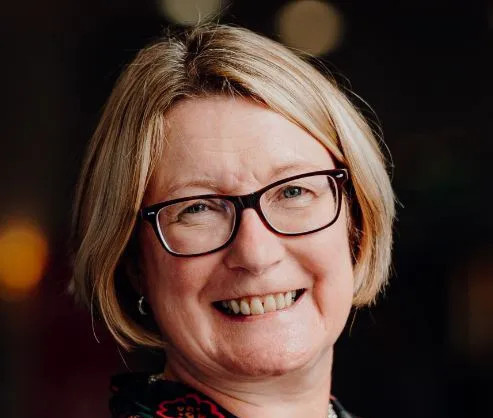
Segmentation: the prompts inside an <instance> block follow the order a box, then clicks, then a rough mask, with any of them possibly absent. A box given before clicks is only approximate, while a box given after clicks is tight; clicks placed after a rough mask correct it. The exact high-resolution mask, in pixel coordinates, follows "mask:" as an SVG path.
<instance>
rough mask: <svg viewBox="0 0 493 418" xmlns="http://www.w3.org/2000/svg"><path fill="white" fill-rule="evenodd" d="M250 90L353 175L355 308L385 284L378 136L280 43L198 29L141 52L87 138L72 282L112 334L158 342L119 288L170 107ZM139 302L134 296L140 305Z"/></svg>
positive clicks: (241, 32)
mask: <svg viewBox="0 0 493 418" xmlns="http://www.w3.org/2000/svg"><path fill="white" fill-rule="evenodd" d="M217 94H220V95H221V94H222V95H233V96H241V97H247V98H250V99H252V100H255V101H257V102H259V103H262V104H263V105H265V106H267V107H269V108H271V109H273V110H274V111H276V112H278V113H280V114H281V115H283V116H284V117H285V118H287V119H288V120H290V121H291V122H293V123H295V124H297V125H298V126H300V127H302V128H303V129H305V130H306V131H307V132H309V133H310V134H311V135H312V136H313V137H314V138H316V139H317V140H318V141H320V142H321V143H322V144H323V145H324V146H325V147H326V148H327V149H328V150H329V151H330V152H331V154H332V156H333V158H334V159H335V161H336V163H337V165H338V166H340V167H347V168H348V169H349V172H350V179H351V180H350V190H351V192H350V193H349V196H348V201H349V205H350V207H351V219H350V224H351V231H350V237H351V242H352V252H353V262H354V273H355V282H354V283H355V285H354V299H353V303H354V305H355V306H362V305H365V304H369V303H372V301H374V300H375V297H376V295H377V294H378V293H379V291H380V290H381V289H382V287H383V286H384V284H385V283H386V281H387V277H388V273H389V265H390V260H391V247H392V222H393V218H394V195H393V192H392V188H391V184H390V180H389V176H388V174H387V171H386V161H385V158H384V156H383V155H382V152H381V150H380V149H379V140H377V136H376V135H374V133H373V132H372V129H371V128H370V127H369V125H368V123H367V122H366V121H365V119H364V118H363V117H362V116H361V114H360V113H359V112H358V111H357V110H356V109H355V107H353V105H352V104H351V103H350V101H349V100H348V99H347V98H346V96H345V95H344V94H343V93H342V92H341V90H339V88H338V87H337V86H336V84H335V82H334V81H333V80H331V79H329V78H327V77H325V76H324V75H322V74H321V73H320V72H319V71H318V70H317V69H315V67H314V66H312V65H311V64H310V63H308V62H307V61H306V60H304V59H303V58H301V57H300V56H298V55H296V54H295V53H293V52H292V51H290V50H289V49H287V48H286V47H284V46H282V45H281V44H279V43H277V42H275V41H272V40H270V39H267V38H265V37H263V36H261V35H258V34H255V33H253V32H251V31H249V30H246V29H242V28H237V27H231V26H225V25H214V26H201V27H196V28H193V29H191V30H188V31H186V32H184V33H182V34H179V35H168V36H166V37H164V38H163V39H161V40H159V41H158V42H156V43H154V44H152V45H150V46H148V47H147V48H144V49H143V50H141V51H140V52H139V53H138V55H137V56H136V57H135V59H134V60H133V61H132V62H131V63H130V65H128V67H127V68H126V70H125V71H124V72H123V73H122V75H121V76H120V78H119V80H118V82H117V83H116V85H115V87H114V90H113V92H112V94H111V96H110V98H109V100H108V102H107V104H106V107H105V110H104V113H103V115H102V117H101V120H100V122H99V125H98V127H97V129H96V131H95V133H94V136H93V137H92V140H91V142H90V145H89V149H88V153H87V156H86V159H85V162H84V165H83V168H82V173H81V176H80V182H79V184H78V189H77V194H76V200H75V210H74V222H73V238H74V266H73V278H72V282H71V289H72V290H73V292H74V293H75V294H76V295H77V296H78V297H79V298H80V299H81V300H83V301H85V302H87V303H88V304H90V305H91V308H92V307H93V306H95V307H97V309H98V311H99V313H100V314H101V316H102V318H103V319H104V321H105V322H106V324H107V326H108V328H109V329H110V331H111V332H112V334H113V335H114V337H115V338H116V340H117V341H118V342H119V343H120V344H121V345H122V346H124V347H125V348H129V347H131V346H132V345H134V344H138V345H148V346H155V347H156V346H161V347H162V346H163V343H162V341H161V339H160V336H159V335H158V334H157V333H156V332H155V331H151V330H149V329H148V328H146V327H144V326H142V325H141V324H139V323H138V322H137V321H136V319H135V315H132V314H131V313H130V311H129V310H128V308H127V307H126V306H125V303H123V301H122V296H121V295H120V294H119V291H118V283H124V282H129V281H130V278H129V277H128V270H126V269H124V268H121V267H122V266H123V265H124V264H125V263H127V261H128V259H129V258H132V257H135V256H136V255H135V254H136V253H135V251H133V250H132V249H131V248H132V247H133V246H135V238H133V234H134V231H135V228H136V223H137V219H138V211H139V209H140V207H141V202H142V200H143V196H144V193H145V191H146V187H147V184H148V182H149V179H150V176H151V174H152V172H153V168H154V167H155V165H156V161H157V159H158V158H159V157H160V156H161V151H162V146H163V142H164V139H165V138H164V136H165V132H164V126H165V123H164V122H165V119H166V114H167V112H168V111H169V110H170V108H171V107H172V106H173V105H174V104H176V103H177V102H178V101H179V100H182V99H184V98H194V97H204V96H207V95H217ZM136 302H137V301H136V300H135V301H134V303H135V304H136Z"/></svg>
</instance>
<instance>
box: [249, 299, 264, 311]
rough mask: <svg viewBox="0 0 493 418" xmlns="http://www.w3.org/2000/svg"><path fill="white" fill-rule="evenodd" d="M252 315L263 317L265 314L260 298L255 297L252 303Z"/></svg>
mask: <svg viewBox="0 0 493 418" xmlns="http://www.w3.org/2000/svg"><path fill="white" fill-rule="evenodd" d="M250 313H251V314H252V315H261V314H263V313H264V307H263V306H262V302H260V298H258V297H256V296H255V297H253V298H252V300H251V301H250Z"/></svg>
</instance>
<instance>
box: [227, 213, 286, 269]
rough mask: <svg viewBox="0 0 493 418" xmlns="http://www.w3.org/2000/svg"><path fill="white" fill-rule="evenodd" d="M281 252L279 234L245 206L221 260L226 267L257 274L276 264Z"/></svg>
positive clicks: (282, 249) (283, 250) (282, 254)
mask: <svg viewBox="0 0 493 418" xmlns="http://www.w3.org/2000/svg"><path fill="white" fill-rule="evenodd" d="M284 253H285V248H284V244H283V242H282V237H280V236H278V235H276V234H275V233H274V232H272V231H271V230H269V229H268V228H267V227H266V226H265V225H264V223H263V222H262V220H261V219H260V218H259V216H258V214H257V213H256V212H255V210H253V209H245V210H244V211H243V214H242V219H241V222H240V226H239V229H238V232H237V234H236V237H235V239H234V240H233V242H232V243H231V244H230V246H229V248H228V252H227V254H226V256H225V259H224V263H225V265H226V266H227V267H228V268H229V269H232V270H237V271H248V272H249V273H251V274H253V275H255V276H258V275H261V274H262V273H264V272H266V271H267V270H269V269H270V268H271V267H273V266H275V265H276V264H278V263H279V262H280V261H281V260H282V258H283V256H284Z"/></svg>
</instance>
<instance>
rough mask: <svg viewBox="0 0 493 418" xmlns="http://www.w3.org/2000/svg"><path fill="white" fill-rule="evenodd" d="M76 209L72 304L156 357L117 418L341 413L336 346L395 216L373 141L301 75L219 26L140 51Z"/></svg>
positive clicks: (291, 58) (120, 399)
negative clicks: (92, 309) (160, 365)
mask: <svg viewBox="0 0 493 418" xmlns="http://www.w3.org/2000/svg"><path fill="white" fill-rule="evenodd" d="M75 208H76V210H75V215H74V238H75V240H74V243H75V262H74V277H73V281H72V289H73V291H74V292H75V294H76V295H77V296H78V297H79V298H81V299H82V300H85V301H86V302H88V303H95V304H96V306H97V308H98V309H99V312H100V313H101V315H102V317H103V318H104V320H105V322H106V324H107V326H108V328H109V329H110V330H111V332H112V333H113V335H114V337H115V338H116V340H117V341H118V342H119V343H120V344H121V345H122V346H123V347H125V348H130V347H131V346H132V345H135V344H138V345H147V346H153V347H161V348H163V349H164V350H165V353H166V358H167V363H166V368H165V370H164V371H160V372H159V373H158V374H156V375H152V376H143V375H127V376H118V377H116V378H115V379H114V380H113V388H114V391H115V395H114V397H113V399H112V401H111V408H112V411H113V416H115V417H130V416H142V417H148V416H161V417H165V416H168V417H169V416H182V415H180V414H183V413H185V412H187V413H189V414H190V415H188V416H197V417H198V416H215V417H220V416H241V417H265V416H286V417H290V416H292V417H298V416H301V415H302V414H307V413H308V414H310V416H314V417H327V414H329V416H349V415H347V412H345V411H344V410H343V409H342V407H341V406H340V405H339V404H338V403H337V401H336V400H335V399H334V398H332V397H331V391H330V388H331V369H332V358H333V346H334V344H335V342H336V340H337V338H338V337H339V335H340V333H341V331H342V329H343V327H344V324H345V322H346V320H347V317H348V315H349V311H350V309H351V306H353V305H354V306H361V305H364V304H369V303H371V302H372V301H373V300H374V299H375V297H376V295H377V294H378V292H379V290H380V289H381V288H382V286H383V285H384V283H385V282H386V279H387V272H388V265H389V261H390V250H391V229H392V220H393V216H394V203H393V194H392V189H391V186H390V182H389V178H388V176H387V173H386V170H385V161H384V158H383V157H382V155H381V153H380V151H379V148H378V144H377V141H376V139H375V138H374V136H373V134H372V132H371V129H370V128H369V127H368V125H367V124H366V122H365V121H364V120H363V118H362V117H361V116H360V115H359V113H358V112H357V111H356V110H355V109H354V108H353V106H352V105H351V104H350V102H349V101H348V100H347V99H346V98H345V96H344V95H343V94H342V93H341V92H340V91H339V90H338V89H337V88H336V87H335V85H334V84H333V83H332V82H331V81H330V80H328V79H326V78H324V77H323V76H322V75H321V74H320V73H319V72H318V71H317V70H315V69H314V68H313V67H312V66H310V65H309V64H308V63H306V62H305V61H303V60H302V59H301V58H299V57H297V56H296V55H294V54H293V53H292V52H290V51H289V50H287V49H286V48H284V47H283V46H281V45H279V44H277V43H275V42H273V41H271V40H268V39H266V38H264V37H262V36H259V35H256V34H254V33H252V32H250V31H248V30H245V29H239V28H232V27H228V26H204V27H198V28H194V29H193V30H191V31H189V32H187V33H184V34H181V35H177V36H170V37H167V38H165V39H162V40H161V41H159V42H157V43H155V44H153V45H151V46H149V47H147V48H145V49H144V50H142V51H141V52H140V53H139V54H138V55H137V57H136V58H135V60H134V61H133V62H132V63H131V65H129V66H128V68H127V69H126V71H125V72H124V73H123V75H122V76H121V78H120V80H119V81H118V83H117V85H116V86H115V89H114V91H113V93H112V95H111V97H110V99H109V102H108V104H107V106H106V109H105V112H104V114H103V117H102V119H101V122H100V124H99V126H98V128H97V130H96V132H95V134H94V137H93V139H92V142H91V145H90V147H89V153H88V156H87V159H86V162H85V165H84V168H83V171H82V174H81V180H80V183H79V188H78V194H77V200H76V205H75ZM128 285H130V286H131V287H133V289H134V297H133V298H130V300H129V298H128V296H127V295H128V292H123V289H124V288H125V287H129V286H128ZM144 301H146V302H147V306H148V307H147V310H146V309H144ZM137 307H138V309H137ZM139 312H140V313H139ZM140 315H148V316H151V317H152V320H153V323H154V324H155V325H156V326H155V327H149V326H145V325H143V323H144V321H142V319H141V318H140ZM344 414H346V415H344Z"/></svg>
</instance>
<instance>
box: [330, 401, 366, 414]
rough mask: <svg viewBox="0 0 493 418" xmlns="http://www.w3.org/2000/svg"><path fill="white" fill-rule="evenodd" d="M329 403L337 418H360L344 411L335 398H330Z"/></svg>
mask: <svg viewBox="0 0 493 418" xmlns="http://www.w3.org/2000/svg"><path fill="white" fill-rule="evenodd" d="M331 402H332V406H333V407H334V412H335V413H336V414H337V418H360V417H357V416H356V415H353V414H351V413H349V412H348V411H346V409H344V407H343V406H342V404H341V402H339V401H338V400H337V398H334V397H332V398H331Z"/></svg>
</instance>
